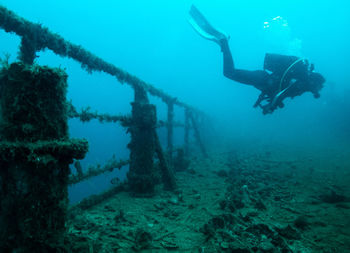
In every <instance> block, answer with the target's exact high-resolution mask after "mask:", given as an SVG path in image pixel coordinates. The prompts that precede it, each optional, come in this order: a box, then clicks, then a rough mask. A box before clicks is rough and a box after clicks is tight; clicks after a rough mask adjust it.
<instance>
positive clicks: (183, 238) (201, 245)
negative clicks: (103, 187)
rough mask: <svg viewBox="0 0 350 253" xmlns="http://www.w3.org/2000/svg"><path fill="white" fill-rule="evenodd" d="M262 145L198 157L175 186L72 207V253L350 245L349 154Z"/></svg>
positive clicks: (344, 249)
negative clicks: (146, 194) (152, 193)
mask: <svg viewBox="0 0 350 253" xmlns="http://www.w3.org/2000/svg"><path fill="white" fill-rule="evenodd" d="M262 150H263V149H262ZM265 150H266V149H265ZM267 150H270V151H261V152H258V151H253V152H252V151H249V152H248V151H242V150H241V151H239V150H237V149H232V150H231V151H230V152H217V153H212V154H211V155H210V158H207V159H204V158H202V157H197V158H194V159H192V160H191V164H190V166H189V167H188V168H187V169H186V170H184V171H181V172H177V173H176V178H177V184H178V188H177V190H176V191H175V192H168V191H163V190H161V189H159V192H157V194H156V195H155V196H154V197H151V198H137V197H136V198H135V197H132V196H131V195H130V194H129V193H127V192H121V193H119V194H117V195H115V196H114V197H112V198H111V199H109V200H107V201H105V202H103V203H101V204H99V205H97V206H95V207H93V208H91V209H88V210H86V211H81V212H77V213H76V216H75V218H73V219H71V220H70V221H69V233H70V236H71V238H72V239H73V240H74V241H75V248H74V249H73V252H132V251H134V252H168V251H169V252H170V251H172V252H350V210H349V209H350V203H349V197H348V196H350V192H349V187H348V183H349V182H350V170H349V168H350V167H349V165H350V162H349V160H348V159H347V155H348V154H346V152H345V151H344V153H339V152H336V151H333V152H332V151H330V150H328V151H324V153H318V154H317V155H314V156H311V155H309V154H308V155H306V154H303V153H300V155H298V156H296V155H295V153H293V152H290V153H287V152H286V148H284V149H283V152H282V151H281V150H280V149H278V150H271V148H270V149H267ZM296 157H298V158H297V159H296V160H295V158H296ZM336 165H337V166H336ZM346 168H347V170H346Z"/></svg>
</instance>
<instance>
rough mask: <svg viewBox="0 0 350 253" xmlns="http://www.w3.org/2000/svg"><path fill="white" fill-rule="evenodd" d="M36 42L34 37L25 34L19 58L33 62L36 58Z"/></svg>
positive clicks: (28, 62)
mask: <svg viewBox="0 0 350 253" xmlns="http://www.w3.org/2000/svg"><path fill="white" fill-rule="evenodd" d="M35 45H36V43H35V40H34V39H30V38H28V36H23V37H22V39H21V46H20V52H19V57H18V58H19V60H20V61H22V62H23V63H25V64H29V65H31V64H33V63H34V60H35V58H36V50H37V49H36V47H35Z"/></svg>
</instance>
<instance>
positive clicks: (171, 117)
mask: <svg viewBox="0 0 350 253" xmlns="http://www.w3.org/2000/svg"><path fill="white" fill-rule="evenodd" d="M167 105H168V123H167V129H168V157H169V161H170V162H171V161H172V157H173V136H174V103H173V102H172V101H171V102H169V103H167Z"/></svg>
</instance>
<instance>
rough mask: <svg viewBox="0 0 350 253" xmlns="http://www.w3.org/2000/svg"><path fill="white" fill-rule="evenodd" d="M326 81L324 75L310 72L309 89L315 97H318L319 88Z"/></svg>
mask: <svg viewBox="0 0 350 253" xmlns="http://www.w3.org/2000/svg"><path fill="white" fill-rule="evenodd" d="M325 81H326V79H324V77H323V76H322V75H321V74H319V73H316V72H310V75H309V82H310V89H311V92H312V93H313V94H314V97H315V98H319V97H320V90H321V89H322V88H323V84H324V82H325Z"/></svg>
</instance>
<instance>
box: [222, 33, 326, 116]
mask: <svg viewBox="0 0 350 253" xmlns="http://www.w3.org/2000/svg"><path fill="white" fill-rule="evenodd" d="M220 45H221V51H222V52H223V57H224V76H225V77H227V78H229V79H232V80H234V81H236V82H240V83H243V84H247V85H252V86H254V87H255V88H257V89H258V90H260V91H261V94H260V96H259V98H258V100H257V101H256V103H255V105H254V107H257V106H260V107H261V108H262V109H263V113H264V114H267V113H272V112H273V111H274V110H275V109H276V108H277V107H280V108H282V107H284V104H283V102H282V101H283V99H284V98H286V97H291V98H293V97H295V96H299V95H301V94H303V93H304V92H307V91H310V92H313V94H314V96H315V97H319V93H318V90H317V91H316V89H315V87H312V84H311V82H309V78H308V77H309V70H308V63H307V62H305V61H301V60H300V61H298V60H299V59H300V58H298V57H296V56H284V55H276V54H275V55H273V54H267V55H266V57H265V64H264V65H266V58H273V61H270V62H272V63H269V64H270V65H271V66H270V67H271V69H272V73H271V74H270V73H269V72H267V71H266V70H255V71H250V70H242V69H236V68H235V66H234V62H233V58H232V54H231V51H230V48H229V45H228V41H227V39H224V40H221V41H220ZM267 56H269V57H267ZM294 62H296V64H295V66H293V68H292V69H291V71H287V72H286V70H287V69H288V67H289V66H291V64H293V63H294ZM265 67H266V66H264V68H265ZM267 69H268V68H267ZM285 73H286V75H284V74H285ZM282 79H283V80H282ZM281 80H282V81H281ZM286 88H287V89H286ZM284 89H286V90H285V92H283V93H282V94H281V95H280V96H277V97H276V95H277V94H279V92H281V91H283V90H284ZM277 98H278V99H277ZM262 102H265V104H264V105H263V104H262Z"/></svg>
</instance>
